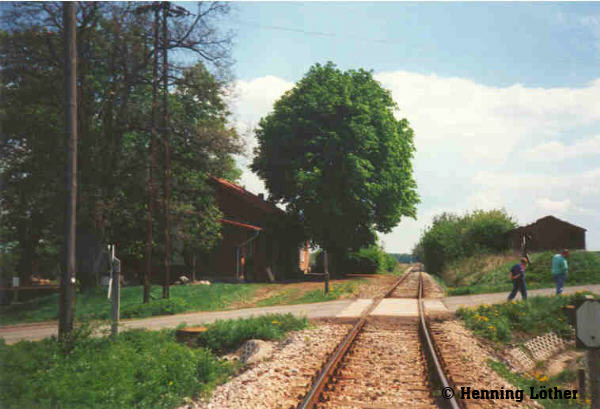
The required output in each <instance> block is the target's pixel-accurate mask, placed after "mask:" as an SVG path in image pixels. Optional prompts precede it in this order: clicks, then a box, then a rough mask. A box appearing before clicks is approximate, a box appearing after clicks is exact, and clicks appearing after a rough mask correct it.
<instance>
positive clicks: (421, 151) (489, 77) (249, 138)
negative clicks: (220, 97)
mask: <svg viewBox="0 0 600 409" xmlns="http://www.w3.org/2000/svg"><path fill="white" fill-rule="evenodd" d="M232 7H233V12H232V13H231V15H230V16H229V18H228V19H227V20H226V21H225V22H224V25H223V26H222V27H223V28H224V29H231V30H234V31H235V32H236V36H235V44H234V49H233V57H234V58H235V60H236V63H235V65H234V68H233V71H234V74H235V78H236V82H235V93H234V96H233V98H232V99H231V104H232V105H231V108H232V111H233V114H234V115H233V121H234V123H235V125H236V127H237V128H238V130H239V131H240V133H241V134H242V135H244V138H245V143H246V148H247V152H248V153H247V154H246V156H245V157H240V158H239V159H238V163H239V165H240V166H241V167H242V169H243V170H244V173H243V176H242V179H241V184H242V185H244V186H245V187H246V188H247V189H248V190H250V191H252V192H254V193H260V192H265V189H264V185H263V184H262V182H261V181H260V180H259V179H258V178H257V177H256V175H254V174H253V173H252V172H251V171H249V169H248V167H247V164H248V163H249V162H250V160H251V156H252V153H251V152H252V148H253V147H254V146H256V140H255V138H254V136H253V134H252V129H253V128H254V127H256V124H257V122H258V120H259V119H260V118H261V117H263V116H264V115H266V114H267V113H268V112H269V111H270V110H271V109H272V106H273V102H274V101H276V100H277V99H278V98H279V97H280V96H281V95H282V94H283V93H284V92H285V91H286V90H288V89H291V88H292V87H293V86H294V83H295V82H296V81H298V80H299V79H301V78H302V76H303V75H304V74H305V73H306V72H307V71H308V69H309V67H310V66H311V65H313V64H315V63H317V62H318V63H325V62H327V61H332V62H334V63H335V64H337V65H338V67H340V68H341V69H343V70H346V69H355V68H364V69H367V70H372V71H373V74H374V77H375V78H376V79H377V80H378V81H379V82H380V83H381V84H382V86H384V87H385V88H387V89H389V90H390V91H391V93H392V96H393V98H394V100H395V101H396V103H397V104H398V106H399V108H400V109H399V111H398V112H397V117H398V118H406V119H408V121H409V123H410V124H411V127H412V128H413V129H414V132H415V145H416V149H417V151H416V154H415V157H414V161H413V166H414V173H415V179H416V181H417V185H418V192H419V195H420V198H421V203H420V204H419V205H418V211H417V213H418V214H417V219H416V220H414V219H410V218H408V219H402V221H401V222H400V224H399V225H398V226H397V227H396V228H395V229H394V230H393V231H392V232H391V233H389V234H382V235H380V240H381V242H382V243H383V244H384V247H385V249H386V250H387V251H388V252H410V251H411V249H412V248H413V246H414V244H415V243H416V242H417V241H418V239H419V237H420V235H421V234H422V232H423V230H424V229H425V228H426V227H427V226H428V225H430V223H431V220H432V218H433V216H434V215H436V214H439V213H442V212H455V213H459V214H462V213H464V212H466V211H471V210H475V209H484V210H485V209H495V208H504V209H505V210H506V211H507V213H508V214H510V215H512V216H514V217H515V219H516V220H517V221H518V223H520V224H528V223H531V222H534V221H535V220H536V219H538V218H541V217H544V216H546V215H550V214H551V215H554V216H556V217H559V218H561V219H563V220H566V221H568V222H570V223H573V224H576V225H578V226H581V227H584V228H586V229H587V230H588V231H587V237H586V240H587V247H588V249H590V250H600V215H599V213H598V209H599V208H600V3H537V2H536V3H394V2H380V3H379V2H332V3H329V2H309V3H296V2H285V3H281V2H260V3H254V2H242V3H232ZM267 193H268V192H267Z"/></svg>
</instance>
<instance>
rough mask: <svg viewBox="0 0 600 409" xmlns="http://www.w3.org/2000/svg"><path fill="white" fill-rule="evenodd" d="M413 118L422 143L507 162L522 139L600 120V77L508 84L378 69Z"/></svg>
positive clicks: (380, 77) (472, 158)
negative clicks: (569, 83) (584, 82)
mask: <svg viewBox="0 0 600 409" xmlns="http://www.w3.org/2000/svg"><path fill="white" fill-rule="evenodd" d="M375 78H376V79H377V80H379V81H380V82H381V83H382V84H383V86H384V87H386V88H388V89H389V90H391V92H392V95H393V97H394V99H395V101H396V102H397V103H398V105H399V106H400V109H401V111H400V116H402V117H406V118H408V119H409V121H410V122H411V124H412V126H413V129H414V130H415V134H416V143H417V148H418V149H423V150H430V149H435V148H438V150H441V149H439V148H448V147H451V146H452V145H458V146H459V147H460V151H461V153H462V156H463V158H464V160H466V161H468V162H470V163H474V162H490V161H492V162H494V163H502V162H503V161H505V160H506V159H507V157H508V155H509V154H510V153H511V152H512V151H513V150H514V149H515V148H516V147H517V146H518V145H519V144H520V143H523V142H525V141H529V140H530V139H532V138H534V139H541V140H544V139H547V138H549V137H553V136H555V135H556V134H558V133H561V132H563V131H565V130H568V129H572V128H574V127H578V126H584V125H589V124H593V123H595V122H596V121H598V120H600V98H597V96H598V95H599V94H600V80H596V81H593V82H592V83H590V84H589V85H588V86H587V87H585V88H548V89H546V88H526V87H523V86H522V85H513V86H510V87H506V88H498V87H491V86H486V85H482V84H477V83H476V82H474V81H471V80H468V79H461V78H443V77H438V76H437V75H435V74H432V75H423V74H416V73H410V72H404V71H398V72H386V73H381V74H377V75H375Z"/></svg>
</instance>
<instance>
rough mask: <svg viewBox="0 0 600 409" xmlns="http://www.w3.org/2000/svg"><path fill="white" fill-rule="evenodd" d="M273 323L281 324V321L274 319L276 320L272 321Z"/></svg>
mask: <svg viewBox="0 0 600 409" xmlns="http://www.w3.org/2000/svg"><path fill="white" fill-rule="evenodd" d="M271 324H281V322H279V321H277V320H274V321H271Z"/></svg>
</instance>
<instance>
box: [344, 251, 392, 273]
mask: <svg viewBox="0 0 600 409" xmlns="http://www.w3.org/2000/svg"><path fill="white" fill-rule="evenodd" d="M396 264H398V262H397V261H396V258H395V257H394V256H392V255H390V254H387V253H386V252H384V251H383V249H382V248H381V247H379V246H377V245H373V246H369V247H365V248H362V249H360V250H358V251H355V252H352V253H350V254H349V255H348V260H347V261H346V262H345V266H346V267H345V272H346V273H354V274H376V273H380V272H383V271H387V272H392V271H394V268H395V267H396Z"/></svg>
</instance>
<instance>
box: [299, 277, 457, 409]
mask: <svg viewBox="0 0 600 409" xmlns="http://www.w3.org/2000/svg"><path fill="white" fill-rule="evenodd" d="M419 269H420V267H418V268H416V269H415V268H413V270H419ZM422 291H423V290H422V278H421V274H420V273H419V272H418V271H410V272H408V273H407V274H405V275H404V276H402V277H401V278H400V280H398V282H396V284H395V285H394V286H393V287H392V289H390V291H388V293H387V294H386V296H385V298H411V299H415V298H419V300H418V302H419V305H420V304H421V300H420V298H421V293H422ZM380 301H381V299H378V300H376V301H375V302H374V303H373V305H372V306H371V307H370V308H369V309H368V310H367V311H366V312H365V314H364V315H363V316H362V318H361V319H360V320H359V322H358V323H357V324H356V325H355V326H354V327H353V329H352V330H351V331H350V332H349V334H348V336H347V337H346V338H345V339H344V341H343V342H342V343H341V344H340V345H339V347H338V349H337V350H336V351H335V353H334V354H333V356H332V357H331V358H330V359H329V360H328V362H327V363H326V364H325V365H324V366H323V369H322V371H321V373H320V374H319V376H318V377H317V379H316V381H315V383H314V384H313V386H312V388H311V390H310V391H309V393H308V394H307V395H306V396H305V397H304V399H303V401H302V402H301V403H300V404H299V405H298V408H301V409H306V408H311V409H312V408H346V409H351V408H381V409H386V408H402V407H410V408H411V409H420V408H436V407H438V406H437V403H436V399H435V397H434V396H433V393H432V387H431V384H432V382H430V379H429V378H430V375H432V374H435V376H441V378H442V379H443V380H441V381H440V380H439V379H438V380H437V381H436V384H442V385H443V386H448V385H447V381H446V378H445V376H444V374H443V372H442V371H441V366H440V365H439V363H438V364H437V366H436V363H435V362H437V357H436V356H435V352H434V350H433V346H431V347H430V346H429V344H431V342H429V344H428V343H427V341H426V337H427V336H428V335H425V334H426V333H427V332H428V330H427V327H426V325H425V320H424V319H422V320H419V319H417V317H374V316H369V314H370V313H371V312H372V311H373V310H374V309H375V307H376V306H377V305H378V304H379V303H380ZM419 311H420V314H423V312H422V310H421V308H419ZM420 334H421V335H422V337H420V336H419V335H420ZM421 339H423V340H424V341H423V343H422V342H421ZM429 341H431V340H429ZM431 354H433V355H431ZM428 360H429V361H430V362H432V366H430V368H432V370H431V371H430V370H429V369H428ZM448 402H450V405H453V406H449V407H453V408H458V406H457V404H456V402H454V401H453V400H451V401H446V402H445V403H448Z"/></svg>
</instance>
